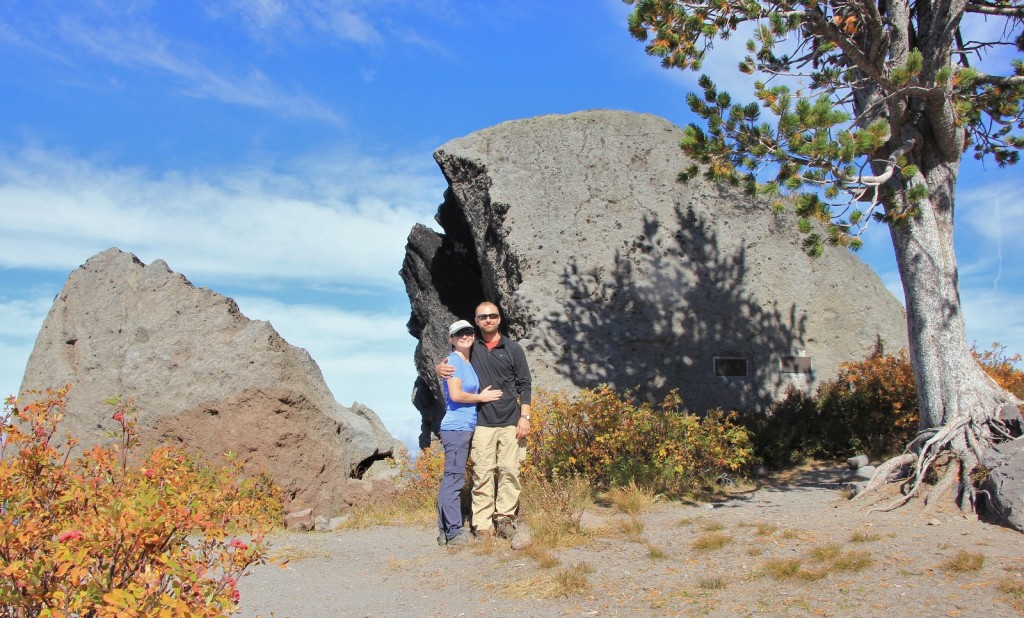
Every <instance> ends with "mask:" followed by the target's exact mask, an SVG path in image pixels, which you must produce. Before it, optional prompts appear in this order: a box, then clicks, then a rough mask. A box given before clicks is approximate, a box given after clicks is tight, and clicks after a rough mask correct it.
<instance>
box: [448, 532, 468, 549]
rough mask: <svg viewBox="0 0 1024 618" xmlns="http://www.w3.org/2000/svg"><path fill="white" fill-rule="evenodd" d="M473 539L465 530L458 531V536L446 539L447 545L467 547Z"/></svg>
mask: <svg viewBox="0 0 1024 618" xmlns="http://www.w3.org/2000/svg"><path fill="white" fill-rule="evenodd" d="M472 540H473V537H472V536H471V535H470V534H469V533H468V532H466V531H465V530H460V531H459V533H458V534H456V535H455V536H453V537H452V538H450V539H448V545H449V546H452V545H469V544H470V542H472Z"/></svg>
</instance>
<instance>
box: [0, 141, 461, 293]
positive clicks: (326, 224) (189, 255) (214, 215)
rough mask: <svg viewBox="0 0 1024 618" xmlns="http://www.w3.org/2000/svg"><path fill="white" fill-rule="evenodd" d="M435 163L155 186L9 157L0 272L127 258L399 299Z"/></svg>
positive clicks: (233, 175) (433, 183)
mask: <svg viewBox="0 0 1024 618" xmlns="http://www.w3.org/2000/svg"><path fill="white" fill-rule="evenodd" d="M425 161H429V159H427V158H425ZM424 163H425V162H420V161H418V159H417V160H409V159H403V158H401V157H396V159H394V160H385V159H376V158H371V157H359V156H353V155H349V154H346V153H336V154H333V155H323V156H318V157H315V158H310V159H308V160H307V159H304V160H301V161H295V162H294V163H292V164H290V165H289V166H288V167H287V168H285V169H280V168H277V169H274V168H275V165H273V164H267V165H266V166H255V165H253V166H248V167H244V168H236V169H223V170H205V169H204V170H186V171H174V172H164V173H162V174H153V173H151V172H149V171H147V170H144V169H141V168H112V167H106V166H104V165H102V164H100V163H96V162H92V161H88V160H83V159H77V158H74V157H70V156H67V155H62V154H59V153H54V152H49V151H42V150H38V149H35V150H23V151H20V152H14V153H10V152H6V153H5V152H3V151H2V150H0V215H2V217H3V220H4V227H5V229H6V230H7V232H8V241H7V246H6V250H5V251H4V252H2V253H0V266H3V267H23V268H41V269H61V270H63V269H70V268H71V267H74V266H77V265H78V264H81V263H82V262H83V261H84V260H85V259H87V258H88V257H90V256H91V255H93V254H95V253H98V252H99V251H102V250H104V249H107V248H109V247H112V246H116V247H119V248H121V249H123V250H126V251H131V252H132V253H135V254H137V255H139V257H140V258H141V259H142V260H143V261H146V262H149V261H152V260H154V259H157V258H162V259H164V260H166V261H167V262H168V264H169V265H170V266H171V268H172V269H174V270H176V271H178V272H182V273H186V274H187V275H188V276H190V277H214V278H216V277H226V276H231V277H239V278H242V279H243V280H246V281H249V282H252V281H260V280H264V281H266V280H270V281H273V280H278V279H281V280H283V279H294V280H301V281H305V282H310V283H317V284H323V285H333V286H337V285H362V286H369V287H371V288H374V289H380V288H384V289H388V288H390V289H399V288H400V285H401V282H400V280H399V278H398V276H397V272H398V270H399V268H400V267H401V262H402V259H403V257H404V247H405V242H406V238H407V235H408V233H409V230H410V229H411V228H412V226H413V224H414V223H416V222H418V221H424V220H429V215H430V214H432V213H433V211H434V210H435V209H436V204H437V201H438V198H439V197H440V196H441V194H442V192H443V187H444V184H443V179H442V178H441V177H440V175H439V174H438V173H437V172H432V173H428V171H427V169H426V168H425V166H424ZM430 163H431V164H432V162H430Z"/></svg>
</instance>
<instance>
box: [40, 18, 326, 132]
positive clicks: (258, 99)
mask: <svg viewBox="0 0 1024 618" xmlns="http://www.w3.org/2000/svg"><path fill="white" fill-rule="evenodd" d="M59 32H60V36H61V37H62V38H63V39H64V40H66V41H68V42H70V43H72V44H74V45H75V46H77V47H78V48H80V49H84V50H86V51H88V52H89V53H91V54H93V55H96V56H99V57H100V58H103V59H105V60H107V61H109V62H113V63H115V64H119V65H121V66H124V67H128V68H130V69H151V70H157V71H160V72H163V73H166V74H169V75H171V76H173V77H175V78H178V80H179V81H180V84H181V86H180V92H181V93H182V94H184V95H186V96H189V97H194V98H202V99H213V100H217V101H221V102H223V103H229V104H233V105H242V106H246V107H253V108H258V109H266V110H269V111H272V112H275V113H279V114H282V115H284V116H291V117H299V118H312V119H315V120H322V121H326V122H329V123H332V124H336V125H343V124H345V121H344V119H343V118H342V117H341V116H339V115H338V114H337V113H336V112H334V111H333V110H331V109H330V108H329V107H327V106H326V105H323V104H321V103H319V102H318V101H316V100H315V99H313V98H312V97H310V96H307V95H303V94H289V93H286V92H282V91H280V90H279V89H278V88H277V86H275V85H274V84H273V83H272V81H271V80H270V79H269V78H268V77H267V76H266V75H265V74H264V73H263V72H262V71H260V70H258V69H255V68H252V69H249V70H248V72H247V73H246V74H245V75H231V74H230V73H229V72H226V71H216V70H214V69H213V68H211V67H210V66H208V65H207V63H206V62H203V61H200V60H199V59H198V56H200V55H202V54H203V51H202V50H193V51H192V52H191V53H188V52H186V51H185V50H184V49H180V48H184V47H186V45H184V44H177V43H175V42H173V41H171V40H168V39H166V38H165V37H163V36H162V35H160V34H158V33H156V32H154V31H152V30H150V29H149V28H148V27H147V26H146V25H144V24H133V25H132V26H131V27H130V28H127V29H126V28H124V27H123V26H121V27H117V26H113V27H106V28H96V27H93V26H91V25H87V24H85V23H84V22H82V21H78V20H75V19H73V18H72V17H70V16H66V17H64V18H63V19H62V20H61V21H60V26H59ZM176 48H177V49H176Z"/></svg>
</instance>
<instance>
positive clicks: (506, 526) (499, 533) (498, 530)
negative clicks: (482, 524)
mask: <svg viewBox="0 0 1024 618" xmlns="http://www.w3.org/2000/svg"><path fill="white" fill-rule="evenodd" d="M515 535H516V523H515V522H514V521H512V518H511V517H499V518H498V519H496V520H494V536H496V537H498V538H499V539H505V540H507V541H511V540H512V538H513V537H514V536H515Z"/></svg>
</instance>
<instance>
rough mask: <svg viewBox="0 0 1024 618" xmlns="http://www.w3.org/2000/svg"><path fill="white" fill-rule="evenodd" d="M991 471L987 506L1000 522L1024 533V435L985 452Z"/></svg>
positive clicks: (984, 462) (986, 482)
mask: <svg viewBox="0 0 1024 618" xmlns="http://www.w3.org/2000/svg"><path fill="white" fill-rule="evenodd" d="M981 465H982V466H984V467H985V468H987V469H988V470H989V475H988V479H986V481H985V483H984V489H985V490H986V491H987V492H988V500H987V504H986V506H987V507H988V508H989V509H990V511H992V514H993V515H994V516H995V517H996V518H998V519H999V520H1000V521H1003V522H1005V523H1006V524H1008V525H1009V526H1010V527H1012V528H1013V529H1014V530H1017V531H1019V532H1024V438H1017V439H1015V440H1010V441H1008V442H1003V443H1002V444H997V445H995V446H993V447H992V448H990V449H988V450H987V451H985V452H984V453H983V454H982V457H981Z"/></svg>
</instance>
